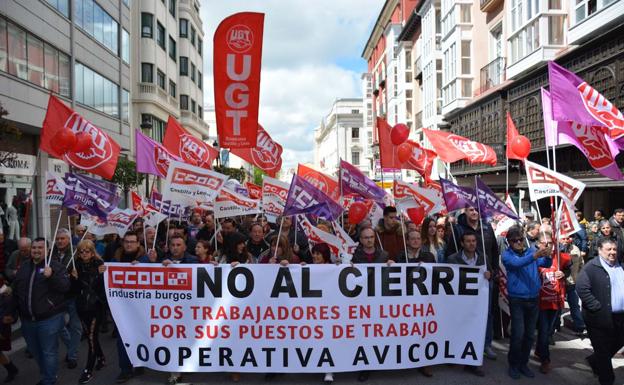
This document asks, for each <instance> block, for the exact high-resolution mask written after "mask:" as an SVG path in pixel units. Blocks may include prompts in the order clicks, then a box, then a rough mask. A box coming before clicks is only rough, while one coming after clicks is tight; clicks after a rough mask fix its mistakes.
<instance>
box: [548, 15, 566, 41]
mask: <svg viewBox="0 0 624 385" xmlns="http://www.w3.org/2000/svg"><path fill="white" fill-rule="evenodd" d="M564 17H565V16H563V15H559V16H548V44H552V45H563V44H564V42H563V36H564V35H563V29H564Z"/></svg>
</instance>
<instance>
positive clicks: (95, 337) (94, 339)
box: [79, 307, 105, 373]
mask: <svg viewBox="0 0 624 385" xmlns="http://www.w3.org/2000/svg"><path fill="white" fill-rule="evenodd" d="M104 315H105V313H104V309H103V307H99V308H98V309H97V310H95V311H85V312H79V316H80V320H81V321H82V327H83V328H84V330H85V331H86V332H87V339H88V342H89V352H88V355H87V365H85V370H87V371H88V372H89V373H91V372H93V367H94V366H95V361H96V360H97V359H104V353H103V352H102V348H101V347H100V339H99V333H100V325H101V324H102V322H103V321H104Z"/></svg>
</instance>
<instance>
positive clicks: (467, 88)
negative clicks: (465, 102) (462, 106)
mask: <svg viewBox="0 0 624 385" xmlns="http://www.w3.org/2000/svg"><path fill="white" fill-rule="evenodd" d="M461 85H462V97H463V98H470V97H472V80H471V79H462V81H461Z"/></svg>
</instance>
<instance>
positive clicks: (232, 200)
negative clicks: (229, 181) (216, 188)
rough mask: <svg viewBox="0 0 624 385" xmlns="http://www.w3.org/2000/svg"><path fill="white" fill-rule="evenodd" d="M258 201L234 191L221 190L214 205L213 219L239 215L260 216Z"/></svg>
mask: <svg viewBox="0 0 624 385" xmlns="http://www.w3.org/2000/svg"><path fill="white" fill-rule="evenodd" d="M260 203H261V202H260V200H259V199H251V198H249V197H246V196H244V195H242V194H239V193H237V192H236V191H234V190H230V189H227V188H223V189H221V191H220V192H219V195H218V196H217V199H216V201H215V204H214V217H215V218H225V217H236V216H240V215H249V214H260V213H261V212H262V210H261V204H260Z"/></svg>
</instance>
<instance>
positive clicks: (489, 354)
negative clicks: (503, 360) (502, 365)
mask: <svg viewBox="0 0 624 385" xmlns="http://www.w3.org/2000/svg"><path fill="white" fill-rule="evenodd" d="M483 355H484V356H485V358H487V359H490V360H495V359H496V358H497V357H498V354H496V352H495V351H494V349H492V347H491V346H486V347H485V349H483Z"/></svg>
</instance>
